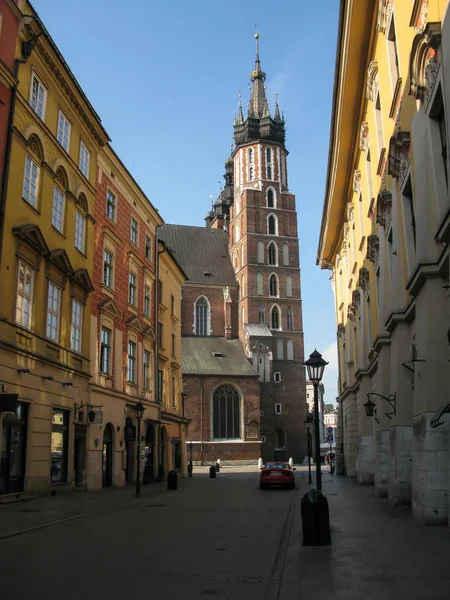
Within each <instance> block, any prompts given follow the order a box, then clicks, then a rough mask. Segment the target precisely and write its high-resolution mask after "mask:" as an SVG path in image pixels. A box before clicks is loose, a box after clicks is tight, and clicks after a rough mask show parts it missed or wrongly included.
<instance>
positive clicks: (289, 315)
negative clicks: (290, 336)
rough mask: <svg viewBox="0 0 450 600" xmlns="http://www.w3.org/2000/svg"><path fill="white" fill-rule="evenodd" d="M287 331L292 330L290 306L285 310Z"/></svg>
mask: <svg viewBox="0 0 450 600" xmlns="http://www.w3.org/2000/svg"><path fill="white" fill-rule="evenodd" d="M287 329H288V330H289V331H292V330H293V323H292V306H288V309H287Z"/></svg>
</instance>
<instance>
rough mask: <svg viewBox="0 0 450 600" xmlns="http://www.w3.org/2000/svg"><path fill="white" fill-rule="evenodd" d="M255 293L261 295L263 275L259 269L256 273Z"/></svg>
mask: <svg viewBox="0 0 450 600" xmlns="http://www.w3.org/2000/svg"><path fill="white" fill-rule="evenodd" d="M256 293H257V294H258V295H259V296H262V293H263V275H262V273H261V271H259V272H258V273H257V274H256Z"/></svg>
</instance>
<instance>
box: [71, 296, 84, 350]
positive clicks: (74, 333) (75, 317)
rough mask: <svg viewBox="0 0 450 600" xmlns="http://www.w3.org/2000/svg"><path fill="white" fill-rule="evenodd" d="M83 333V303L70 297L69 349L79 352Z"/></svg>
mask: <svg viewBox="0 0 450 600" xmlns="http://www.w3.org/2000/svg"><path fill="white" fill-rule="evenodd" d="M82 333H83V305H82V304H81V302H78V300H75V299H74V298H72V325H71V328H70V349H71V350H74V351H75V352H81V339H82Z"/></svg>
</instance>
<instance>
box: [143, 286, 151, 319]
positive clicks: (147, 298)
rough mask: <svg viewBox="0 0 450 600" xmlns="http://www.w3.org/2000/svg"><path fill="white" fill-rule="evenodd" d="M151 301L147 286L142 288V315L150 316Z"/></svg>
mask: <svg viewBox="0 0 450 600" xmlns="http://www.w3.org/2000/svg"><path fill="white" fill-rule="evenodd" d="M150 309H151V299H150V288H149V286H148V285H146V286H144V315H145V316H146V317H149V316H150Z"/></svg>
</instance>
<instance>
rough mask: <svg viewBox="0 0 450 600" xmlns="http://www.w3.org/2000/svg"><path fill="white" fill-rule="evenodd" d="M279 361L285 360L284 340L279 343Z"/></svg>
mask: <svg viewBox="0 0 450 600" xmlns="http://www.w3.org/2000/svg"><path fill="white" fill-rule="evenodd" d="M277 360H284V347H283V340H281V339H280V340H278V341H277Z"/></svg>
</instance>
